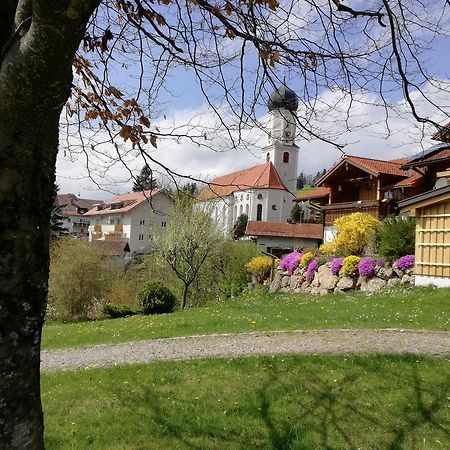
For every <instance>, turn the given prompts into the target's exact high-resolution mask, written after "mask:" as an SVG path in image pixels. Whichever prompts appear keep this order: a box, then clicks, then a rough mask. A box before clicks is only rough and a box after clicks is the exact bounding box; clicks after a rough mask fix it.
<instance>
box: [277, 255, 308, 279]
mask: <svg viewBox="0 0 450 450" xmlns="http://www.w3.org/2000/svg"><path fill="white" fill-rule="evenodd" d="M302 256H303V254H302V253H299V252H292V253H288V254H287V255H286V256H285V257H284V258H283V259H282V260H281V261H280V265H279V266H278V267H279V268H280V269H281V270H286V271H287V272H288V273H289V275H292V274H293V273H294V270H295V269H296V268H297V267H298V265H299V263H300V259H301V257H302Z"/></svg>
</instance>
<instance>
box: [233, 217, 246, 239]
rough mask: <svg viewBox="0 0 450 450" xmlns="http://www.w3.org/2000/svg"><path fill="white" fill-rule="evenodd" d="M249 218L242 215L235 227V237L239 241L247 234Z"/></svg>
mask: <svg viewBox="0 0 450 450" xmlns="http://www.w3.org/2000/svg"><path fill="white" fill-rule="evenodd" d="M247 222H248V216H247V214H241V215H240V216H239V217H238V218H237V219H236V222H235V223H234V225H233V237H234V238H235V239H239V238H241V237H242V236H244V234H245V229H246V228H247Z"/></svg>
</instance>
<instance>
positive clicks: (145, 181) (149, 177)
mask: <svg viewBox="0 0 450 450" xmlns="http://www.w3.org/2000/svg"><path fill="white" fill-rule="evenodd" d="M157 187H158V183H157V181H156V180H155V178H154V176H153V170H152V169H151V168H150V166H149V165H148V164H146V165H145V166H144V167H143V168H142V169H141V172H140V173H139V175H138V176H137V177H136V180H135V181H134V184H133V192H139V191H147V190H151V189H156V188H157Z"/></svg>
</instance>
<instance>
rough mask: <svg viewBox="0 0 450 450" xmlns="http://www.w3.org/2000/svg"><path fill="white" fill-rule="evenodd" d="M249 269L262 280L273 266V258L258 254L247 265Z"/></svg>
mask: <svg viewBox="0 0 450 450" xmlns="http://www.w3.org/2000/svg"><path fill="white" fill-rule="evenodd" d="M245 267H246V268H247V271H248V272H250V273H254V274H256V276H257V278H258V281H262V280H263V279H264V278H265V277H266V276H267V274H268V272H269V270H270V268H271V267H272V258H271V257H270V256H266V255H263V256H257V257H255V258H252V259H251V260H250V261H249V262H248V263H247V264H246V265H245Z"/></svg>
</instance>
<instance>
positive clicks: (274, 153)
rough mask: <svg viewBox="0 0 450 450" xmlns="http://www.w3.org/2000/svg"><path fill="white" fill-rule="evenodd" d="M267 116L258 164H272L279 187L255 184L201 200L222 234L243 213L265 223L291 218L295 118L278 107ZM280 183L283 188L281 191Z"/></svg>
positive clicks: (295, 166)
mask: <svg viewBox="0 0 450 450" xmlns="http://www.w3.org/2000/svg"><path fill="white" fill-rule="evenodd" d="M294 95H295V94H294ZM267 117H268V120H267V123H266V125H267V127H268V128H267V131H268V140H267V146H266V147H264V148H263V149H262V150H261V163H262V164H265V163H268V162H270V163H272V164H273V167H275V170H276V172H277V174H278V177H279V179H278V178H277V181H278V185H275V184H272V187H270V183H269V184H268V185H267V186H268V187H261V184H258V183H256V184H255V185H254V186H253V187H249V188H247V189H237V190H236V191H234V192H232V193H231V194H228V195H225V196H222V197H218V196H217V197H215V198H212V199H209V200H204V201H202V203H203V205H204V207H205V209H206V208H208V209H210V214H211V217H212V218H213V220H214V221H215V222H216V223H217V225H218V227H219V228H220V229H221V230H222V231H223V232H224V233H225V234H230V233H231V232H232V229H233V225H234V223H235V222H236V220H237V218H238V217H239V216H241V215H242V214H246V215H247V217H248V220H255V221H267V222H286V221H287V219H289V217H290V212H291V209H292V207H293V202H292V200H294V198H295V194H296V187H297V173H298V147H297V145H296V144H295V133H296V120H295V115H294V113H293V112H291V111H289V110H288V109H285V108H284V107H280V108H278V109H272V110H271V111H269V113H268V116H267ZM248 170H251V169H248ZM271 170H273V168H272V169H271ZM275 176H276V175H275ZM219 178H221V177H219ZM269 179H271V178H270V177H269ZM280 180H281V182H282V184H281V183H280V182H279V181H280ZM219 184H220V183H219ZM283 184H284V186H285V187H286V189H282V185H283ZM247 185H248V184H247ZM264 186H266V185H264Z"/></svg>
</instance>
